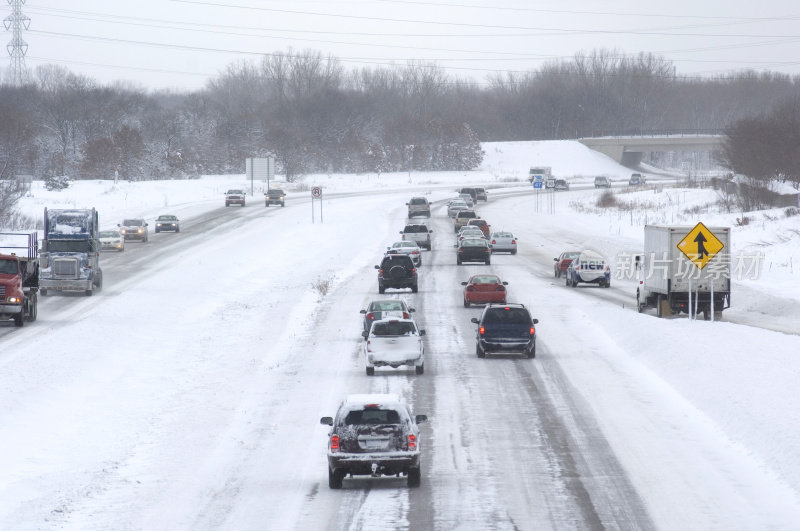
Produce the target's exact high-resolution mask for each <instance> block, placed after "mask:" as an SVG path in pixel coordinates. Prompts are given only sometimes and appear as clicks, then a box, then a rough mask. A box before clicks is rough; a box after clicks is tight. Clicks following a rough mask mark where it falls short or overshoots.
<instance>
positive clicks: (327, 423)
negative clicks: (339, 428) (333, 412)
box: [319, 417, 333, 426]
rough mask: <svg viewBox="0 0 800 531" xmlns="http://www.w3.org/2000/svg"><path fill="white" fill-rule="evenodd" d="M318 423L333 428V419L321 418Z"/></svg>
mask: <svg viewBox="0 0 800 531" xmlns="http://www.w3.org/2000/svg"><path fill="white" fill-rule="evenodd" d="M319 423H320V424H324V425H325V426H333V417H322V418H321V419H319Z"/></svg>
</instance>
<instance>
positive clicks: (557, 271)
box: [553, 251, 581, 278]
mask: <svg viewBox="0 0 800 531" xmlns="http://www.w3.org/2000/svg"><path fill="white" fill-rule="evenodd" d="M580 254H581V252H580V251H564V252H563V253H561V254H560V255H559V256H558V258H553V261H555V264H554V265H553V276H555V277H556V278H560V277H561V275H563V274H564V273H566V272H567V268H568V267H569V264H571V263H572V261H573V260H574V259H575V258H578V256H579V255H580Z"/></svg>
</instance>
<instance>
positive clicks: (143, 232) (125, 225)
mask: <svg viewBox="0 0 800 531" xmlns="http://www.w3.org/2000/svg"><path fill="white" fill-rule="evenodd" d="M117 227H119V232H120V234H122V235H123V236H125V239H126V240H139V241H141V242H147V241H148V240H149V239H150V236H149V234H148V232H147V227H148V224H147V222H146V221H145V220H143V219H142V218H132V219H125V220H122V223H120V224H118V225H117Z"/></svg>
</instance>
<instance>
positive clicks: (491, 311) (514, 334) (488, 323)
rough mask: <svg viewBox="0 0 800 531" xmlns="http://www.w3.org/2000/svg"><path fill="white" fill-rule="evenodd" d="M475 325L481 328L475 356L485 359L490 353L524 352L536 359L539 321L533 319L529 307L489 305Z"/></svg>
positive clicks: (475, 318) (474, 320) (476, 338)
mask: <svg viewBox="0 0 800 531" xmlns="http://www.w3.org/2000/svg"><path fill="white" fill-rule="evenodd" d="M472 322H473V323H475V324H477V325H478V332H477V336H476V337H475V354H476V355H477V356H478V357H479V358H485V357H486V353H487V352H521V353H522V355H523V356H525V357H528V358H535V357H536V328H535V327H534V325H535V324H537V323H538V322H539V320H538V319H532V318H531V314H530V312H529V311H528V309H527V308H526V307H525V305H523V304H489V305H487V306H486V307H485V308H484V309H483V313H482V314H481V316H480V318H477V317H473V318H472Z"/></svg>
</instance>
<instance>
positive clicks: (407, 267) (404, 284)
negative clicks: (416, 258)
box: [375, 254, 419, 293]
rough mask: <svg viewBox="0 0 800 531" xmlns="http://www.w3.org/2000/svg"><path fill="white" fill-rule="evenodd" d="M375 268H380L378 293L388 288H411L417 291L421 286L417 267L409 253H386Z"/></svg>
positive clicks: (414, 291)
mask: <svg viewBox="0 0 800 531" xmlns="http://www.w3.org/2000/svg"><path fill="white" fill-rule="evenodd" d="M375 269H377V270H378V293H385V292H386V289H387V288H398V289H402V288H411V291H412V292H413V293H416V292H417V290H418V288H419V285H418V280H417V268H416V267H414V262H412V261H411V257H410V256H408V255H405V254H386V255H384V256H383V260H381V263H380V265H376V266H375Z"/></svg>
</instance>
